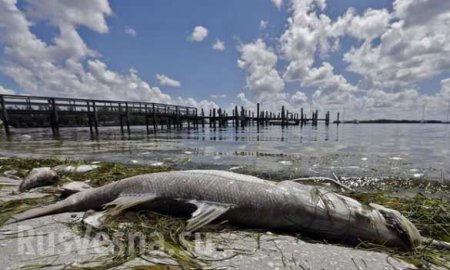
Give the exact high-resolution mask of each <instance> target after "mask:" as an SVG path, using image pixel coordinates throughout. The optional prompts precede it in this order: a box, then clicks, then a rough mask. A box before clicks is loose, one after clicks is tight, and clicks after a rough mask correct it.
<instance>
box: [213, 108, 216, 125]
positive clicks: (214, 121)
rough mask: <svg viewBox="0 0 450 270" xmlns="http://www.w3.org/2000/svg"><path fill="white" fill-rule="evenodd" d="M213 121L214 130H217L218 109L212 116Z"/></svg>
mask: <svg viewBox="0 0 450 270" xmlns="http://www.w3.org/2000/svg"><path fill="white" fill-rule="evenodd" d="M212 117H213V118H212V119H213V127H214V129H215V128H216V108H214V109H213V115H212Z"/></svg>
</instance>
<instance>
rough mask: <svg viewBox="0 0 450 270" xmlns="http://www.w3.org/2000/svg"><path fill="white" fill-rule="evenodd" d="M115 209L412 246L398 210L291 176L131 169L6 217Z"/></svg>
mask: <svg viewBox="0 0 450 270" xmlns="http://www.w3.org/2000/svg"><path fill="white" fill-rule="evenodd" d="M105 207H109V209H107V213H108V215H116V214H118V213H120V212H122V211H123V210H126V209H130V208H140V209H149V210H152V211H156V212H159V213H163V214H170V215H180V216H188V217H189V216H190V218H189V220H188V221H187V229H188V230H189V231H194V230H197V229H198V228H201V227H202V226H204V225H206V224H208V223H210V222H212V221H224V220H227V221H229V222H230V223H231V224H235V225H238V226H250V227H258V228H265V229H275V230H283V231H291V232H301V233H309V234H310V235H314V236H319V237H321V238H324V239H328V240H335V241H341V242H349V243H359V241H367V242H371V243H377V244H383V245H389V246H396V247H399V248H404V249H414V248H416V247H417V246H419V245H420V243H421V237H420V234H419V232H418V230H417V229H416V227H415V226H414V225H413V224H412V223H411V222H410V221H409V220H408V219H406V218H405V217H404V216H403V215H401V214H400V213H399V212H398V211H396V210H393V209H389V208H385V207H383V206H380V205H370V206H366V205H361V204H360V203H359V202H357V201H356V200H354V199H351V198H349V197H345V196H342V195H340V194H337V193H334V192H330V191H328V190H324V189H320V188H317V187H314V186H307V185H302V184H299V183H296V182H293V181H282V182H278V183H277V182H271V181H266V180H262V179H260V178H257V177H253V176H248V175H243V174H237V173H233V172H226V171H215V170H192V171H172V172H161V173H153V174H144V175H138V176H134V177H130V178H126V179H123V180H120V181H117V182H113V183H110V184H107V185H105V186H102V187H98V188H94V189H90V190H87V191H83V192H79V193H76V194H73V195H72V196H70V197H68V198H67V199H65V200H62V201H59V202H57V203H54V204H51V205H48V206H44V207H40V208H35V209H31V210H28V211H25V212H24V213H20V214H17V215H15V216H14V217H13V218H12V219H11V220H10V221H9V223H11V222H16V221H20V220H25V219H30V218H35V217H39V216H44V215H49V214H55V213H61V212H68V211H86V210H88V209H94V210H101V209H103V208H105Z"/></svg>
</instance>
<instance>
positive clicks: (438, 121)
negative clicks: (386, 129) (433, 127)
mask: <svg viewBox="0 0 450 270" xmlns="http://www.w3.org/2000/svg"><path fill="white" fill-rule="evenodd" d="M333 123H334V124H338V123H339V124H450V122H446V121H440V120H425V121H421V120H393V119H376V120H346V121H333Z"/></svg>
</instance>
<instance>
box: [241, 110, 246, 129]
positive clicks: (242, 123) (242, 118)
mask: <svg viewBox="0 0 450 270" xmlns="http://www.w3.org/2000/svg"><path fill="white" fill-rule="evenodd" d="M245 124H246V123H245V109H244V106H241V127H244V126H245Z"/></svg>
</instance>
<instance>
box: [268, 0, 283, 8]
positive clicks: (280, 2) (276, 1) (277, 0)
mask: <svg viewBox="0 0 450 270" xmlns="http://www.w3.org/2000/svg"><path fill="white" fill-rule="evenodd" d="M270 1H272V3H273V4H274V5H275V6H276V7H277V8H278V9H281V6H282V5H283V0H270Z"/></svg>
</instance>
